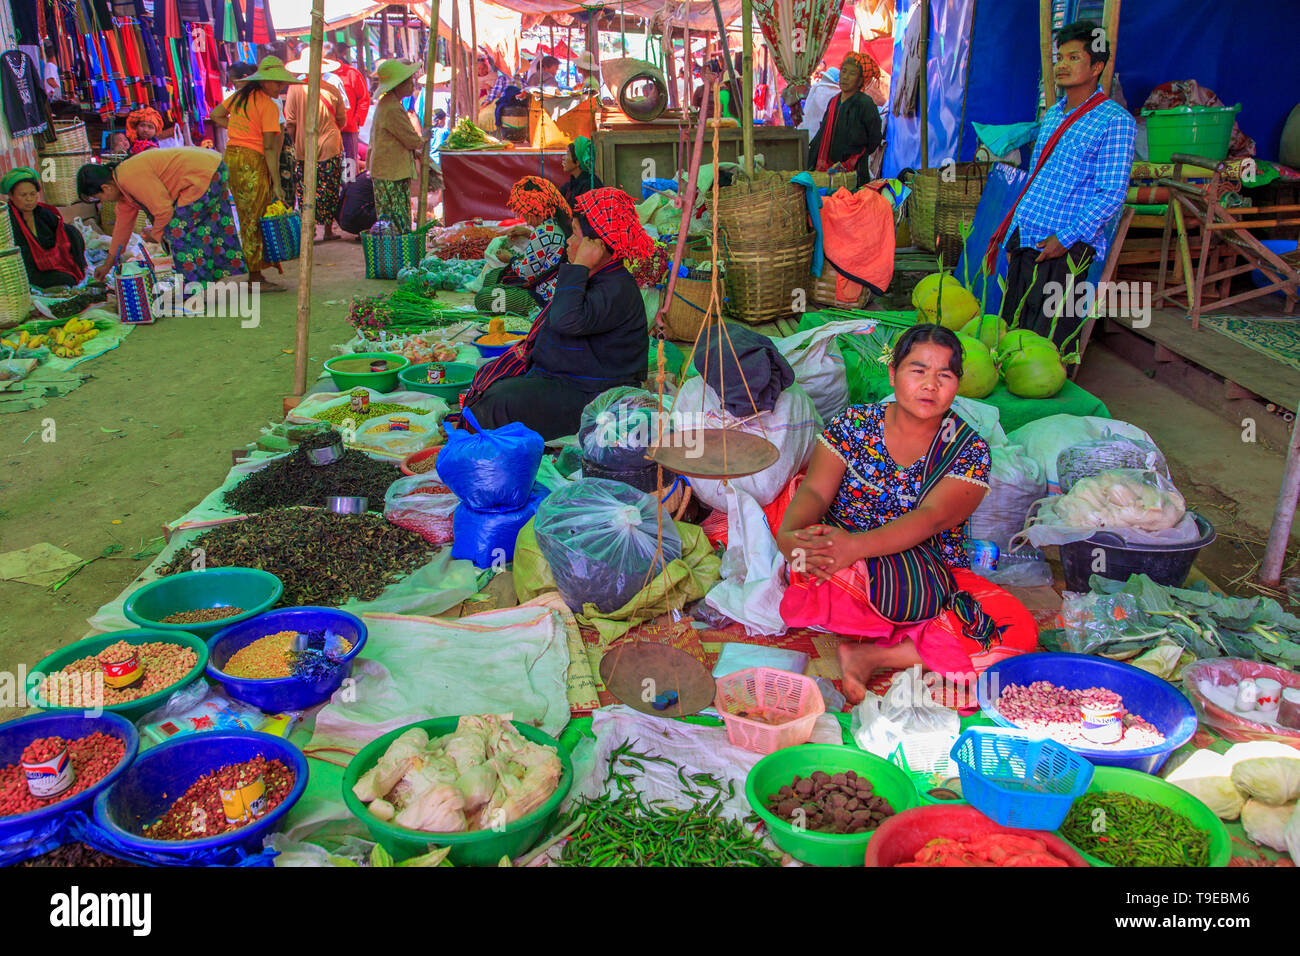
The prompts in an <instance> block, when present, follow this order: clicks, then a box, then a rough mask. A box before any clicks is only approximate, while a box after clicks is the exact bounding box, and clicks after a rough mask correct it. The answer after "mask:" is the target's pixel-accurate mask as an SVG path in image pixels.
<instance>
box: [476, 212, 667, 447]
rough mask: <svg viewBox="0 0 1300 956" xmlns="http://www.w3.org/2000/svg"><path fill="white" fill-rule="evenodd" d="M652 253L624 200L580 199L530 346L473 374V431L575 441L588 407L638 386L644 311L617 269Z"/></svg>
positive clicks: (644, 351)
mask: <svg viewBox="0 0 1300 956" xmlns="http://www.w3.org/2000/svg"><path fill="white" fill-rule="evenodd" d="M653 249H654V244H653V243H652V242H651V240H650V237H649V236H648V235H646V232H645V230H644V229H643V228H642V227H641V223H640V221H639V220H638V219H637V215H636V208H635V206H633V204H632V200H631V198H630V197H629V196H628V195H627V193H625V192H623V191H622V190H621V189H613V188H609V187H606V188H602V189H596V190H592V191H591V192H588V193H585V194H583V195H582V196H581V197H579V199H578V201H577V203H576V205H575V206H574V215H573V234H572V235H571V236H570V237H569V242H568V250H567V251H568V262H565V263H562V264H561V265H560V267H559V272H558V274H557V276H556V283H555V293H554V295H553V297H552V298H551V302H550V304H549V305H548V306H547V307H546V308H545V309H543V310H542V312H541V314H540V315H538V316H537V319H536V320H535V321H534V322H533V327H532V329H531V330H530V331H529V333H528V337H527V338H525V339H524V340H523V341H521V342H520V343H519V344H518V345H516V346H514V347H513V348H512V349H511V350H510V351H509V352H507V353H506V354H505V355H503V356H501V357H500V358H498V359H496V360H494V361H493V362H491V363H489V364H488V365H485V366H483V368H481V369H479V372H478V374H477V375H476V376H475V377H474V383H473V385H472V386H471V388H470V391H469V393H468V394H467V395H466V397H465V405H466V407H467V408H469V409H470V411H471V412H473V414H474V417H475V418H476V419H478V422H479V424H480V425H482V426H483V427H485V428H499V427H501V426H502V425H506V424H508V423H510V422H522V423H523V424H525V425H527V426H528V427H529V428H531V429H533V430H534V431H536V432H538V433H539V434H540V435H541V436H542V437H543V438H544V439H546V440H547V441H550V440H552V439H555V438H560V437H562V436H564V435H572V434H574V433H576V432H577V430H578V425H579V423H580V421H581V418H582V410H583V409H584V408H585V407H586V406H587V404H588V403H589V402H591V400H592V399H593V398H595V397H596V396H597V395H599V394H600V393H601V392H604V391H606V390H608V389H611V388H616V387H618V386H620V385H637V384H639V383H640V382H641V381H642V380H643V379H644V378H645V375H646V365H647V358H648V355H649V336H648V334H647V332H646V327H647V321H646V313H645V304H644V302H643V301H642V299H641V291H640V289H638V288H637V284H636V280H635V279H633V278H632V275H631V273H629V272H628V271H627V269H626V268H624V266H623V260H624V259H635V258H645V257H646V256H649V255H651V254H652V253H653Z"/></svg>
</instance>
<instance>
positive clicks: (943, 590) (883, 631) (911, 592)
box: [777, 324, 1038, 703]
mask: <svg viewBox="0 0 1300 956" xmlns="http://www.w3.org/2000/svg"><path fill="white" fill-rule="evenodd" d="M961 371H962V369H961V346H960V345H959V344H958V342H957V337H956V335H955V334H953V333H952V332H951V331H949V330H948V329H945V328H944V327H942V326H940V325H929V324H922V325H915V326H913V327H912V328H910V329H909V330H908V331H907V332H906V333H904V335H903V336H902V337H901V338H900V339H899V341H898V343H897V344H896V345H895V346H894V352H893V357H892V359H891V361H890V365H889V383H890V385H892V386H893V387H894V394H895V400H894V401H893V402H889V403H887V404H885V403H881V404H874V405H852V406H850V407H849V408H848V409H847V410H845V411H844V412H843V413H842V414H840V415H838V416H836V417H835V418H834V419H832V420H831V422H830V424H829V425H827V427H826V430H825V431H824V432H823V433H822V435H821V439H820V441H819V443H818V444H817V446H816V448H815V449H814V451H813V457H812V461H811V463H810V464H809V466H808V472H807V476H806V477H805V478H804V479H803V481H802V483H800V484H799V486H798V490H797V492H796V493H795V496H794V499H793V500H792V501H791V502H790V506H789V508H787V509H786V512H785V517H784V520H783V521H782V522H781V527H780V531H779V532H778V534H777V544H778V545H779V547H780V549H781V552H782V554H784V555H785V557H786V560H787V561H788V562H789V565H790V587H789V588H788V589H787V590H786V593H785V596H784V597H783V598H782V601H781V616H782V618H783V619H784V620H785V622H786V624H788V625H790V626H792V627H812V628H817V629H822V630H826V631H830V632H831V633H834V634H839V635H842V636H844V637H846V638H847V639H846V640H844V641H842V642H841V644H840V646H839V661H840V669H841V671H842V672H843V677H844V694H845V696H846V697H847V698H848V699H849V701H850V702H852V703H856V702H858V701H860V700H861V699H862V698H863V696H864V695H865V693H866V690H867V685H868V683H869V682H870V680H871V678H872V675H873V674H875V673H876V672H877V671H880V670H886V669H894V668H907V667H911V666H913V665H915V664H920V665H923V666H924V667H925V669H926V670H929V671H934V672H937V673H938V674H940V675H942V676H944V677H945V678H948V679H951V680H953V681H955V682H957V683H959V684H960V683H964V682H967V681H969V679H970V677H971V675H972V674H974V673H977V672H979V671H981V670H983V669H984V668H985V667H987V666H988V665H989V664H991V663H993V662H994V661H995V660H997V659H999V658H1001V657H1005V656H1010V655H1012V654H1016V653H1021V652H1022V651H1025V650H1029V649H1031V648H1033V647H1034V646H1035V645H1036V644H1037V641H1038V630H1037V626H1036V624H1035V623H1034V620H1033V617H1032V616H1031V615H1030V614H1029V612H1028V611H1027V610H1026V609H1025V608H1024V606H1023V605H1022V604H1020V602H1019V601H1017V600H1016V599H1015V598H1014V597H1012V596H1011V595H1010V594H1008V593H1007V592H1006V591H1004V590H1002V589H1001V588H999V587H997V586H996V585H994V584H991V583H989V582H988V581H986V580H985V579H984V578H981V577H980V576H979V575H977V574H975V573H974V572H972V571H970V570H969V567H970V561H969V558H968V557H967V555H966V551H965V547H964V540H965V526H966V520H967V519H968V518H969V517H970V515H971V513H972V512H974V510H975V509H976V507H978V505H979V503H980V501H981V500H983V498H984V495H985V494H986V493H987V492H988V477H989V465H990V458H989V448H988V445H987V444H985V442H984V440H983V439H982V438H980V437H979V435H977V434H976V433H975V431H974V430H973V429H972V428H971V427H970V426H969V425H968V424H966V422H964V421H963V420H962V419H961V418H960V417H959V416H957V415H956V414H954V413H953V412H952V410H951V409H952V402H953V398H954V397H955V396H956V394H957V384H958V380H959V379H960V378H961Z"/></svg>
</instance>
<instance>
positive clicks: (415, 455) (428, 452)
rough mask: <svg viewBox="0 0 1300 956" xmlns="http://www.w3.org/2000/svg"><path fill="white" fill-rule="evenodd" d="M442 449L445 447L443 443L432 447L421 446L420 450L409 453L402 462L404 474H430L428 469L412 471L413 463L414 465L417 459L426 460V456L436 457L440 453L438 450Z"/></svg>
mask: <svg viewBox="0 0 1300 956" xmlns="http://www.w3.org/2000/svg"><path fill="white" fill-rule="evenodd" d="M442 449H443V446H442V445H434V446H433V447H432V448H421V449H420V450H419V451H413V452H411V453H410V454H409V455H407V456H406V457H405V458H403V459H402V464H401V465H400V467H401V469H402V474H404V475H419V474H425V475H427V474H429V472H427V471H425V472H418V471H411V465H413V464H414V463H415V462H417V461H424V459H426V458H433V457H435V456H436V455H437V454H438V452H440V451H442Z"/></svg>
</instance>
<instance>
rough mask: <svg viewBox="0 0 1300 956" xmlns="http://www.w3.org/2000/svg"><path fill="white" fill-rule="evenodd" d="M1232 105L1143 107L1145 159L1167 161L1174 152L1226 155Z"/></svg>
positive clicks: (1233, 118) (1233, 113)
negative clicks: (1144, 108)
mask: <svg viewBox="0 0 1300 956" xmlns="http://www.w3.org/2000/svg"><path fill="white" fill-rule="evenodd" d="M1240 110H1241V104H1240V103H1238V104H1237V105H1236V106H1176V107H1174V108H1173V109H1167V110H1143V111H1142V115H1143V116H1145V117H1146V120H1147V159H1148V160H1149V161H1150V162H1153V163H1167V162H1170V161H1171V160H1172V158H1173V155H1174V153H1191V154H1192V155H1194V156H1204V157H1205V158H1206V159H1215V160H1218V159H1227V158H1228V144H1229V143H1230V142H1231V141H1232V124H1233V123H1235V122H1236V121H1237V113H1238V112H1239V111H1240Z"/></svg>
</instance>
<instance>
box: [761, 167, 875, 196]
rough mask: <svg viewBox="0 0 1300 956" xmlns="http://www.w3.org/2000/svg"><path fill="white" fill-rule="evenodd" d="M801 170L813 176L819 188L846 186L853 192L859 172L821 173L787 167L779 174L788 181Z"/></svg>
mask: <svg viewBox="0 0 1300 956" xmlns="http://www.w3.org/2000/svg"><path fill="white" fill-rule="evenodd" d="M801 172H807V173H808V175H809V176H811V177H812V181H813V185H815V186H816V187H817V188H818V189H830V190H832V191H834V190H837V189H840V188H844V189H847V190H849V191H850V192H852V191H853V189H854V187H856V186H857V182H858V174H857V173H819V172H814V171H811V170H798V169H785V170H778V171H777V175H778V176H780V177H781V178H782V179H784V180H785V181H786V182H789V181H790V180H791V179H792V178H794V177H795V176H798V175H799V174H800V173H801Z"/></svg>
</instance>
